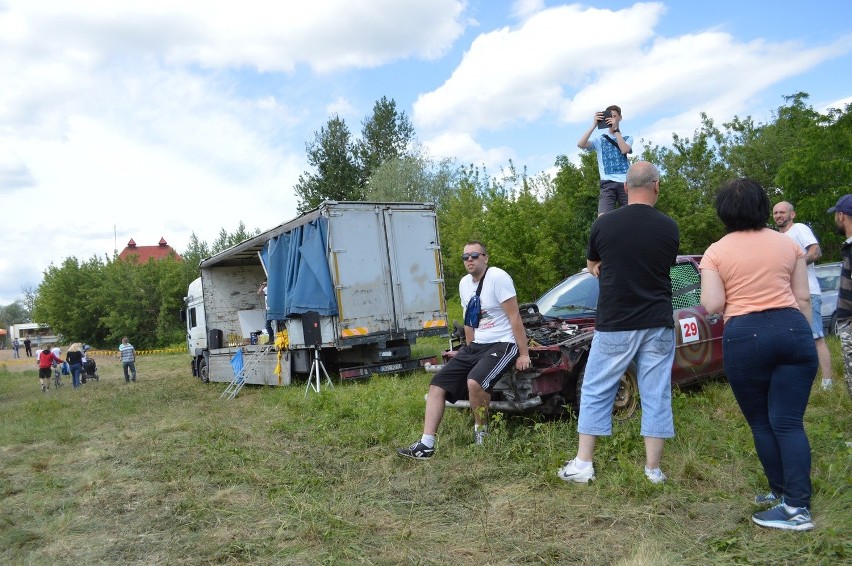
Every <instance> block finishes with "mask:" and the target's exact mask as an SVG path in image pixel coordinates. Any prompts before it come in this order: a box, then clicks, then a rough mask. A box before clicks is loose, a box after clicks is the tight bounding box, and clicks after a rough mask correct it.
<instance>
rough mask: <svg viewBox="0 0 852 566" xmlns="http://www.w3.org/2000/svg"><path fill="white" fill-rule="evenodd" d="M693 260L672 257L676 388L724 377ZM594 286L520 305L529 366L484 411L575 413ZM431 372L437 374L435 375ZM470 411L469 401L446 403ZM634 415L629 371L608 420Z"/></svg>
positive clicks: (572, 281) (577, 285)
mask: <svg viewBox="0 0 852 566" xmlns="http://www.w3.org/2000/svg"><path fill="white" fill-rule="evenodd" d="M700 260H701V257H700V256H678V258H677V260H676V263H675V265H673V266H672V267H671V270H670V275H671V281H672V306H673V311H672V317H673V319H674V331H675V336H676V347H675V359H674V363H673V365H672V376H671V381H672V386H673V387H675V386H676V387H683V386H687V385H693V384H697V383H701V382H703V381H706V380H710V379H715V378H719V377H722V376H723V375H724V369H723V366H722V330H723V322H722V319H721V317H720V316H718V315H715V316H713V315H708V313H707V311H706V310H705V309H704V307H702V306H701V304H700V298H701V281H700V276H699V270H698V263H699V261H700ZM597 302H598V280H597V278H595V277H594V276H593V275H592V274H591V273H589V272H588V271H587V270H585V269H584V270H583V271H581V272H580V273H577V274H576V275H572V276H571V277H568V278H567V279H565V280H564V281H562V282H561V283H559V284H558V285H556V286H555V287H554V288H553V289H551V290H550V291H548V292H547V293H545V294H544V295H543V296H542V297H541V298H540V299H538V300H537V301H535V302H534V303H527V304H522V305H521V306H520V307H521V317H522V319H523V322H524V328H525V329H526V333H527V338H528V340H529V345H530V347H529V350H530V358H531V360H532V365H531V367H530V369H528V370H526V371H523V372H521V371H517V370H515V369H514V367H512V368H510V369H508V370H506V371H505V372H504V373H503V375H502V377H501V378H500V381H499V382H498V383H497V385H496V386H495V387H494V389H493V391H492V392H491V404H490V408H491V410H495V411H506V412H539V413H543V414H546V415H561V414H564V413H567V412H569V411H571V410H574V411H577V410H578V409H579V406H580V390H581V387H582V383H583V376H584V374H585V369H586V361H587V359H588V357H589V349H590V348H591V343H592V336H594V332H595V309H596V307H597ZM454 337H455V339H456V342H457V344H454V348H453V349H451V350H449V351H446V352H444V354H443V356H444V359H445V360H447V359H449V358H450V357H452V356H453V355H454V353H455V351H456V350H457V349H458V347H459V346H460V345H461V341H462V340H464V332H463V331H460V330H459V329H457V331H456V332H454ZM435 369H437V368H435ZM447 406H450V407H458V408H462V407H469V406H470V404H469V402H468V401H466V400H464V401H458V402H456V403H452V404H451V403H448V404H447ZM638 408H639V388H638V384H637V381H636V367H635V365H633V364H631V366H630V367H629V368H628V369H627V371H626V372H625V373H624V375H623V376H621V383H620V386H619V389H618V393H617V395H616V401H615V407H614V409H613V414H614V416H615V417H616V418H621V419H626V418H630V417H631V416H633V415H634V414H635V413H636V411H637V410H638Z"/></svg>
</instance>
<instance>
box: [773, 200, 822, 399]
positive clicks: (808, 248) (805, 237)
mask: <svg viewBox="0 0 852 566" xmlns="http://www.w3.org/2000/svg"><path fill="white" fill-rule="evenodd" d="M772 218H774V219H775V225H776V226H777V227H778V231H779V232H781V233H782V234H785V235H787V236H789V237H790V238H792V239H793V241H795V242H796V243H797V244H799V245H800V246H801V247H802V249H803V250H805V263H806V264H807V265H808V287H809V288H810V293H811V312H812V313H813V317H812V318H811V332H812V333H813V336H814V343H815V344H816V351H817V358H819V370H820V373H821V374H822V388H823V390H826V391H827V390H829V389H831V383H832V382H831V354H830V353H829V351H828V344H826V343H825V334H824V333H823V330H822V290H821V289H820V288H819V280H818V279H817V275H816V269H815V268H814V262H815V261H817V260H818V259H819V258H821V257H822V250H821V249H820V247H819V242H818V241H817V239H816V236H814V233H813V230H811V229H810V227H809V226H808V225H807V224H802V223H799V222H793V220H795V218H796V210H795V209H794V208H793V205H792V204H790V203H789V202H786V201H781V202H779V203H778V204H776V205H775V207H774V208H773V209H772Z"/></svg>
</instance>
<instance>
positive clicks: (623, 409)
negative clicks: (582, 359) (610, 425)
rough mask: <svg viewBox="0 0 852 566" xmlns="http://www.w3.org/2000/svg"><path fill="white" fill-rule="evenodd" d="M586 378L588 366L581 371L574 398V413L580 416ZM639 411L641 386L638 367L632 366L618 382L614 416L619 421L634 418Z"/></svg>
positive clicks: (584, 366) (613, 409) (584, 365)
mask: <svg viewBox="0 0 852 566" xmlns="http://www.w3.org/2000/svg"><path fill="white" fill-rule="evenodd" d="M585 376H586V364H583V367H582V368H581V369H580V375H579V376H578V377H577V394H576V396H575V397H574V403H573V407H574V412H575V413H576V414H577V415H579V414H580V393H581V391H582V389H583V378H584V377H585ZM638 409H639V384H638V382H637V381H636V366H634V365H633V364H630V367H628V368H627V371H625V372H624V375H622V376H621V379H620V380H619V382H618V391H616V393H615V403H614V404H613V406H612V416H613V418H614V419H616V420H619V421H625V420H628V419H630V418H632V417H633V416H634V415H635V414H636V411H637V410H638Z"/></svg>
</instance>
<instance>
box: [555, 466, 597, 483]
mask: <svg viewBox="0 0 852 566" xmlns="http://www.w3.org/2000/svg"><path fill="white" fill-rule="evenodd" d="M556 475H557V476H559V479H561V480H564V481H572V482H576V483H588V482H590V481H593V480H594V479H595V467H594V466H589V467H588V468H586V469H585V470H578V469H577V468H576V467H574V460H568V461H567V462H565V465H564V466H562V467H561V468H559V471H558V472H556Z"/></svg>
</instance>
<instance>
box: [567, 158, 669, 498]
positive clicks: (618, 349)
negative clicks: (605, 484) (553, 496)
mask: <svg viewBox="0 0 852 566" xmlns="http://www.w3.org/2000/svg"><path fill="white" fill-rule="evenodd" d="M625 190H626V191H627V206H626V207H623V208H619V209H618V210H615V211H613V212H610V213H608V214H604V215H603V216H600V217H598V219H597V220H596V221H595V223H594V224H593V225H592V230H591V234H590V236H589V247H588V250H587V253H586V259H587V262H586V263H587V265H588V268H589V272H591V274H592V275H594V276H595V277H598V279H599V284H600V295H599V298H598V308H597V315H596V320H595V335H594V338H593V339H592V347H591V350H590V352H589V359H588V360H587V362H586V368H585V376H584V379H583V384H582V389H581V397H580V415H579V418H578V421H577V431H578V432H579V433H580V440H579V446H578V450H577V457H576V458H575V459H573V460H569V461H568V462H566V463H565V466H564V467H562V468H561V469H560V470H559V472H558V475H559V477H560V478H561V479H563V480H565V481H570V482H588V481H590V480H593V479H595V469H594V466H593V465H592V460H593V456H594V451H595V443H596V441H597V437H598V436H608V435H610V434H611V433H612V408H613V404H614V402H615V395H616V393H617V391H618V387H619V381H620V379H621V376H622V375H624V373H625V372H626V371H627V369H628V367H629V366H630V364H631V363H635V364H636V373H637V375H636V378H637V381H638V385H639V395H640V399H641V401H642V429H641V434H642V436H643V437H644V438H645V476H646V477H647V478H648V480H649V481H651V482H652V483H662V482H664V481H665V480H666V476H665V474H663V472H662V470H660V457H661V455H662V452H663V444H664V442H665V439H666V438H671V437H673V436H674V419H673V417H672V404H671V368H672V362H673V361H674V347H675V336H674V318H673V316H672V288H671V279H670V277H669V268H670V267H671V266H672V264H674V262H675V259H676V258H677V251H678V246H679V245H680V233H679V231H678V228H677V224H675V222H674V220H672V219H671V218H669V217H668V216H666V215H665V214H663V213H662V212H659V211H658V210H656V209H655V208H654V205H655V204H656V202H657V197H658V196H659V192H660V174H659V172H658V171H657V168H656V167H654V166H653V165H652V164H651V163H648V162H647V161H639V162H637V163H634V164H633V165H631V166H630V168H629V169H628V171H627V180H626V182H625Z"/></svg>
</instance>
